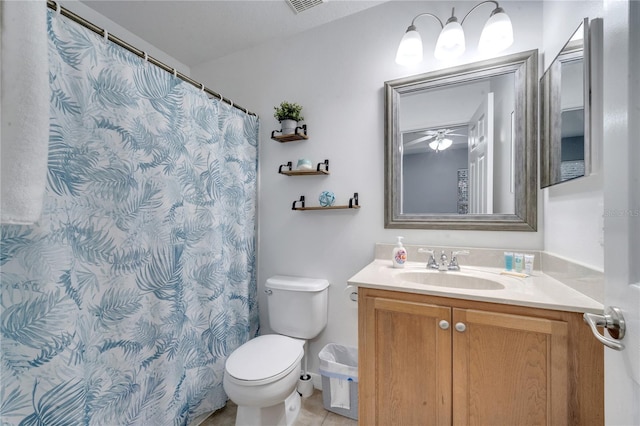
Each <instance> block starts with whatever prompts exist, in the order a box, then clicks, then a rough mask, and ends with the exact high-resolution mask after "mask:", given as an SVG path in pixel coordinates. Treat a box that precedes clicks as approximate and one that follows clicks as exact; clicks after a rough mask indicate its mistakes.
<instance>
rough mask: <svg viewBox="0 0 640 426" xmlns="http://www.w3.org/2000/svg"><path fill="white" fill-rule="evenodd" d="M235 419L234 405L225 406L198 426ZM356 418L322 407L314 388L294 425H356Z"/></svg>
mask: <svg viewBox="0 0 640 426" xmlns="http://www.w3.org/2000/svg"><path fill="white" fill-rule="evenodd" d="M235 421H236V405H235V404H234V403H233V402H231V401H229V402H228V403H227V406H226V407H224V408H222V409H220V410H218V411H216V412H215V413H213V414H212V415H211V416H209V417H208V418H207V419H206V420H205V421H204V422H202V423H200V426H233V425H234V424H235ZM357 424H358V422H357V420H352V419H350V418H348V417H344V416H340V415H338V414H336V413H332V412H331V411H327V410H325V409H324V406H323V405H322V391H320V390H318V389H316V390H315V391H314V392H313V395H311V396H310V397H309V398H302V408H301V409H300V415H299V416H298V419H297V420H296V422H295V426H357Z"/></svg>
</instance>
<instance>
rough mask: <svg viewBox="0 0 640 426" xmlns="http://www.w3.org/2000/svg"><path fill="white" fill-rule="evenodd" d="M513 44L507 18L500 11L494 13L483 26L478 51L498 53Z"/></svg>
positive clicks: (509, 23) (511, 29)
mask: <svg viewBox="0 0 640 426" xmlns="http://www.w3.org/2000/svg"><path fill="white" fill-rule="evenodd" d="M512 44H513V26H512V25H511V19H510V18H509V16H508V15H507V14H506V13H505V12H504V11H503V10H502V9H500V10H499V11H497V12H496V11H494V13H492V14H491V17H490V18H489V20H488V21H487V23H486V24H485V25H484V28H483V30H482V34H481V35H480V42H479V44H478V50H479V51H480V52H482V53H498V52H502V51H503V50H505V49H507V48H508V47H509V46H511V45H512Z"/></svg>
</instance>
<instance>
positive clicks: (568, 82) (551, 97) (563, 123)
mask: <svg viewBox="0 0 640 426" xmlns="http://www.w3.org/2000/svg"><path fill="white" fill-rule="evenodd" d="M600 25H601V20H600V19H595V20H592V21H591V22H589V19H588V18H585V19H584V20H583V22H582V23H581V24H580V25H579V26H578V29H577V30H576V31H575V32H574V33H573V34H572V36H571V38H570V39H569V40H568V41H567V43H566V44H565V45H564V47H563V48H562V49H561V50H560V52H559V53H558V55H557V56H556V57H555V59H554V60H553V61H552V62H551V65H550V66H549V68H548V69H547V70H546V71H545V72H544V74H543V75H542V78H541V79H540V187H541V188H547V187H549V186H552V185H557V184H559V183H563V182H567V181H571V180H574V179H577V178H581V177H584V176H588V175H589V174H590V173H591V170H592V166H593V158H592V148H593V145H592V144H593V134H592V133H593V117H592V102H593V96H592V95H593V90H592V89H593V83H594V75H593V65H594V64H593V63H592V62H593V60H594V59H593V54H594V53H596V52H597V50H596V49H597V46H598V45H599V44H600V41H599V40H600V38H599V35H598V34H600V30H599V28H600Z"/></svg>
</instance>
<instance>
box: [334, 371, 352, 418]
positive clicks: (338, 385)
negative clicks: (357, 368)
mask: <svg viewBox="0 0 640 426" xmlns="http://www.w3.org/2000/svg"><path fill="white" fill-rule="evenodd" d="M329 387H330V388H331V406H332V407H337V408H344V409H345V410H349V409H351V399H350V398H351V392H350V389H349V381H348V380H345V379H338V378H336V377H329Z"/></svg>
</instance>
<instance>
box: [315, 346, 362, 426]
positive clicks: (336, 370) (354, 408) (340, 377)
mask: <svg viewBox="0 0 640 426" xmlns="http://www.w3.org/2000/svg"><path fill="white" fill-rule="evenodd" d="M318 356H319V357H320V368H319V370H320V375H321V376H322V402H323V404H324V408H325V409H326V410H329V411H332V412H334V413H336V414H340V415H341V416H345V417H349V418H351V419H354V420H357V419H358V348H354V347H349V346H343V345H338V344H336V343H329V344H328V345H326V346H325V347H324V348H322V350H321V351H320V353H319V354H318Z"/></svg>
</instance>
